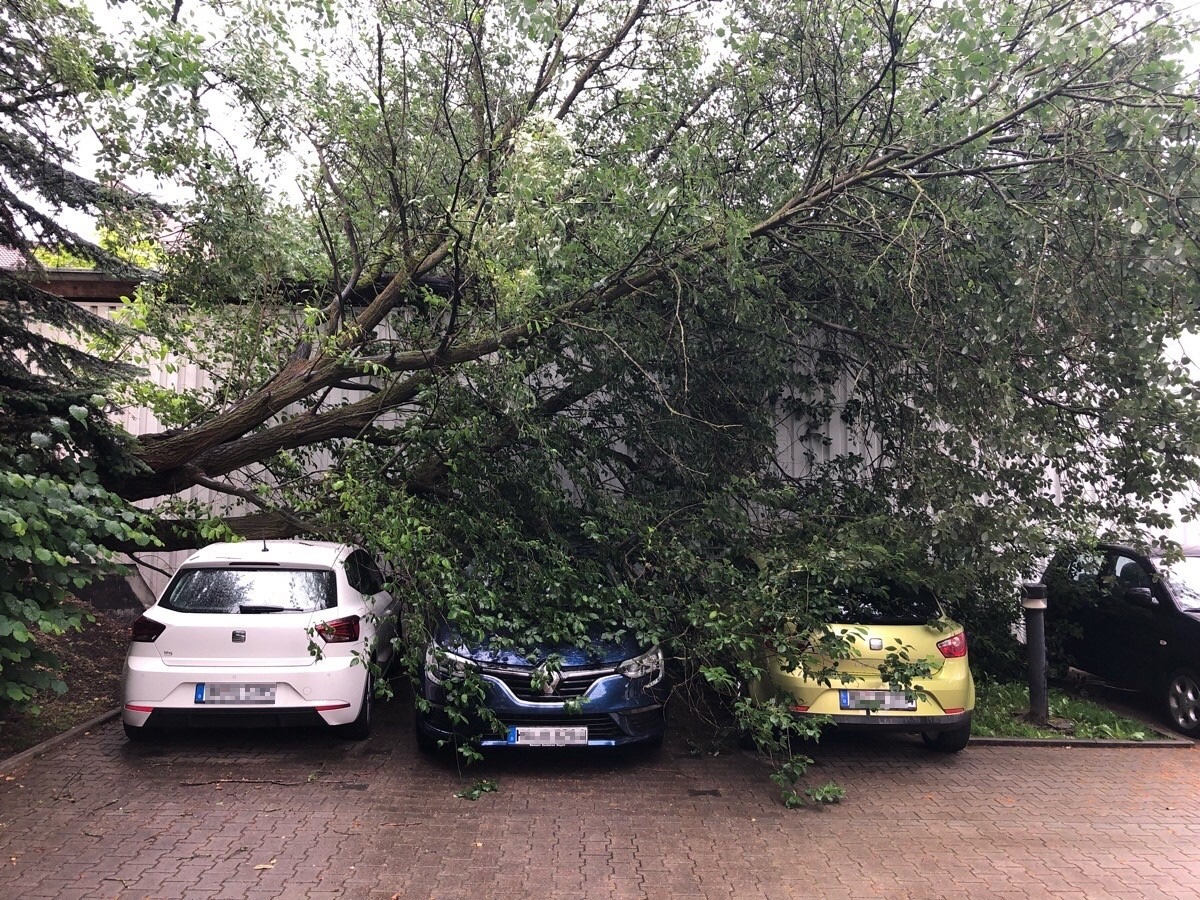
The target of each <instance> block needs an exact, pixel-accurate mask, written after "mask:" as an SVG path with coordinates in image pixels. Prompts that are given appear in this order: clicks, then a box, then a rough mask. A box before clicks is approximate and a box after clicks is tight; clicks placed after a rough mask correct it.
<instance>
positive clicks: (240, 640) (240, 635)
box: [233, 631, 246, 644]
mask: <svg viewBox="0 0 1200 900" xmlns="http://www.w3.org/2000/svg"><path fill="white" fill-rule="evenodd" d="M233 642H234V643H235V644H244V643H246V632H244V631H235V632H234V633H233Z"/></svg>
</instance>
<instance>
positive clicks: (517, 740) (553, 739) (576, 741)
mask: <svg viewBox="0 0 1200 900" xmlns="http://www.w3.org/2000/svg"><path fill="white" fill-rule="evenodd" d="M587 740H588V730H587V726H586V725H585V726H582V727H578V728H564V727H554V726H550V725H542V726H537V727H527V726H526V727H522V726H517V725H510V726H509V728H508V743H510V744H520V745H521V746H523V747H579V746H584V745H586V744H587Z"/></svg>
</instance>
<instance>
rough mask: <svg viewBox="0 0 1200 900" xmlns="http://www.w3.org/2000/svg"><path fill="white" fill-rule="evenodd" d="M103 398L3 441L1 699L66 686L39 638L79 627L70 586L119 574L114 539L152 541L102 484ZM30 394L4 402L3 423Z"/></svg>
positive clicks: (141, 517) (144, 523)
mask: <svg viewBox="0 0 1200 900" xmlns="http://www.w3.org/2000/svg"><path fill="white" fill-rule="evenodd" d="M102 401H103V398H95V399H94V400H91V401H83V402H80V403H77V404H72V405H70V406H69V408H68V409H67V410H66V415H65V416H62V417H59V416H51V417H50V418H49V422H50V425H51V428H50V430H49V431H48V432H33V433H32V434H29V435H27V436H26V438H25V441H24V444H23V445H22V444H19V443H9V444H5V445H3V446H0V560H2V561H3V564H2V565H0V702H5V703H15V704H21V703H29V702H31V701H32V700H34V698H35V697H36V695H37V694H38V692H39V691H44V690H47V689H50V690H55V691H58V692H61V691H62V690H63V689H64V685H63V683H62V681H61V679H59V678H58V676H57V674H56V673H55V671H54V666H55V663H56V661H55V659H54V658H53V656H52V655H50V654H48V653H46V652H44V651H41V650H39V649H38V635H39V634H62V633H63V632H65V631H67V630H70V629H78V628H79V625H80V613H79V611H78V610H76V609H74V608H72V607H71V606H70V605H68V604H67V602H66V601H67V600H68V598H69V596H70V593H71V591H72V590H74V589H77V588H81V587H84V586H85V585H86V584H88V583H89V582H90V581H91V580H92V579H93V578H94V577H96V575H97V574H100V573H103V572H106V571H119V570H120V567H119V566H118V565H117V563H116V560H115V558H114V555H113V553H112V552H111V551H110V550H108V549H106V547H105V543H106V542H115V543H118V544H122V545H126V546H138V547H147V546H149V545H151V543H152V542H153V541H154V539H153V538H152V537H151V533H150V527H149V526H150V520H149V518H148V517H147V516H146V514H145V513H143V512H142V511H141V510H138V509H136V508H134V507H132V506H131V505H129V504H128V503H126V502H125V501H123V500H122V499H121V498H120V497H118V496H117V495H116V494H114V493H113V492H112V491H110V490H109V489H107V488H106V487H104V486H103V485H102V484H101V483H100V479H99V478H98V476H97V473H96V465H95V462H94V458H98V457H101V456H102V453H101V450H102V449H103V448H104V447H105V446H106V441H107V436H106V432H107V428H108V426H107V425H106V423H105V422H104V412H103V409H102V406H103V403H102ZM39 402H45V401H39V400H31V399H30V398H22V397H19V396H13V395H10V396H8V397H6V398H4V400H3V401H0V422H8V421H9V420H10V417H12V416H13V414H14V413H18V412H19V411H20V410H21V408H22V407H23V406H25V405H28V404H29V403H34V404H36V403H39Z"/></svg>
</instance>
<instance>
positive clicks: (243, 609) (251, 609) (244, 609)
mask: <svg viewBox="0 0 1200 900" xmlns="http://www.w3.org/2000/svg"><path fill="white" fill-rule="evenodd" d="M295 611H296V610H294V609H291V608H290V607H287V606H245V605H242V606H239V607H238V612H240V613H277V612H295Z"/></svg>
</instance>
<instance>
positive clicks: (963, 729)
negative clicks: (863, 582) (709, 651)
mask: <svg viewBox="0 0 1200 900" xmlns="http://www.w3.org/2000/svg"><path fill="white" fill-rule="evenodd" d="M933 612H934V614H933V615H931V616H924V615H921V614H920V613H921V610H920V609H917V610H915V611H913V612H909V613H906V614H900V615H897V614H895V612H894V610H893V611H889V612H888V613H881V612H878V611H876V610H873V609H872V608H871V605H870V604H860V605H858V607H857V608H856V609H855V610H854V619H852V620H851V621H849V622H846V623H836V624H830V625H827V626H825V628H824V629H823V630H819V631H818V632H816V633H814V634H812V635H810V636H809V638H808V639H807V640H806V641H805V643H804V646H803V648H802V650H801V653H800V654H799V657H798V658H799V660H800V664H799V666H797V667H795V668H792V667H791V666H790V665H789V664H788V663H787V662H785V661H784V656H783V655H781V654H778V653H774V652H770V651H768V652H766V653H765V655H764V657H763V658H762V659H761V660H760V661H759V664H760V668H761V669H762V671H763V674H762V676H761V677H760V678H759V679H757V680H755V681H753V682H751V683H750V685H749V691H750V696H751V698H752V699H753V700H756V701H760V702H762V701H767V700H770V699H772V698H775V697H780V696H782V697H786V698H787V700H788V703H789V705H790V707H791V710H792V712H793V713H794V714H796V715H798V716H821V717H824V718H825V719H827V720H828V721H830V722H832V723H834V724H836V725H837V726H838V727H839V728H854V729H869V730H872V731H897V732H910V733H918V734H920V735H921V737H922V738H923V739H924V741H925V744H926V745H927V746H928V747H930V748H932V749H934V750H940V751H943V752H945V753H957V752H958V751H960V750H962V749H963V748H964V747H966V746H967V742H968V741H969V740H970V738H971V714H972V713H973V712H974V709H975V682H974V680H973V679H972V677H971V669H970V666H969V665H968V663H967V635H966V632H965V631H964V630H963V627H962V626H961V625H959V624H958V623H957V622H954V621H952V620H950V619H948V618H946V617H945V616H944V615H943V614H942V613H941V611H940V609H935V610H933ZM839 644H840V645H841V646H842V647H843V648H844V651H843V652H836V651H835V648H836V647H837V646H838V645H839ZM790 656H791V662H792V663H793V664H794V663H795V661H796V659H797V656H796V655H795V654H790ZM839 656H846V657H847V658H838V657H839ZM881 669H882V672H881ZM899 669H906V670H907V671H908V672H909V674H910V675H911V676H912V677H911V688H909V689H907V690H893V687H898V686H901V684H897V682H896V681H894V680H893V678H890V677H887V676H888V674H889V673H894V672H896V671H898V670H899Z"/></svg>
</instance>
